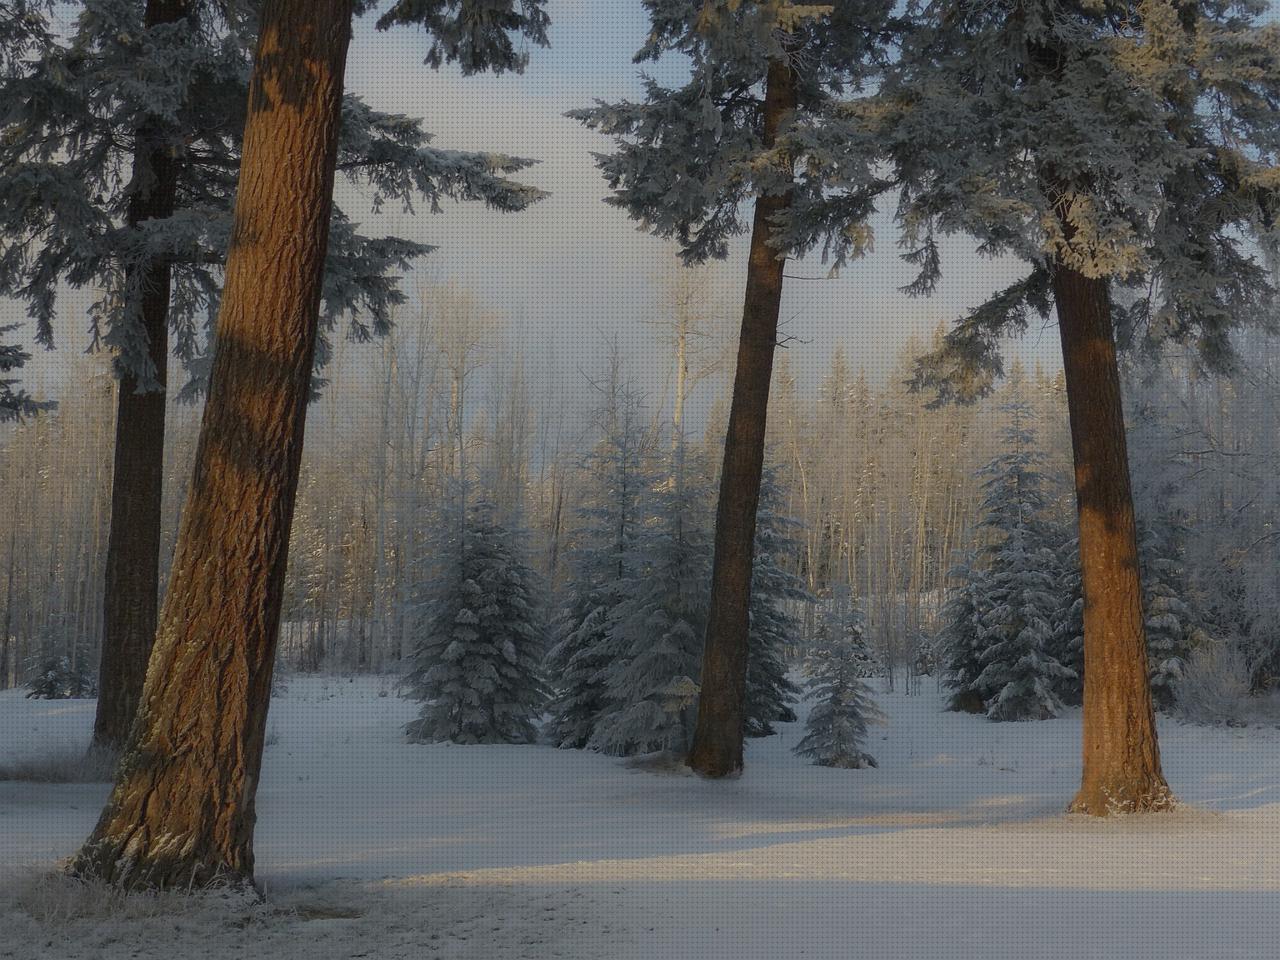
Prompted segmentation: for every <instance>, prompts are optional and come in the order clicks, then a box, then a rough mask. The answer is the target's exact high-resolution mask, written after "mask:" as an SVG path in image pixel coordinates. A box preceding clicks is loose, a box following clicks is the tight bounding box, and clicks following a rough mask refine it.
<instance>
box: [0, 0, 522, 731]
mask: <svg viewBox="0 0 1280 960" xmlns="http://www.w3.org/2000/svg"><path fill="white" fill-rule="evenodd" d="M260 6H261V4H260V3H258V2H248V0H232V2H227V3H224V2H214V0H147V2H146V3H138V2H135V0H86V2H85V3H84V4H83V9H82V11H81V12H80V14H79V16H78V18H77V19H76V22H75V28H74V30H73V32H72V33H71V34H70V36H68V37H67V38H66V39H65V40H62V41H59V42H54V41H52V40H49V41H48V42H46V43H44V44H42V45H41V46H40V47H39V50H38V56H34V57H31V58H28V59H29V62H26V63H24V64H23V65H22V67H21V69H18V70H15V71H14V72H13V73H12V75H10V76H8V77H5V78H3V79H0V103H4V104H5V105H6V106H5V107H4V108H0V294H4V293H7V294H9V295H12V296H17V297H20V298H22V299H25V300H26V301H27V303H28V305H29V312H30V314H31V316H32V317H33V319H34V320H35V322H36V335H37V339H38V340H39V341H40V342H42V343H44V344H46V345H52V343H53V331H52V318H53V315H54V310H55V308H56V305H57V294H58V291H59V286H60V285H61V284H68V285H70V286H73V287H80V286H84V285H86V284H92V285H94V286H95V287H97V288H99V289H101V290H102V291H103V294H102V297H101V298H100V299H99V300H98V301H97V302H96V303H95V304H94V306H93V308H92V310H91V322H92V333H93V337H94V343H95V345H101V346H104V347H106V348H107V349H110V350H111V351H112V353H113V354H114V366H115V373H116V376H117V378H118V379H119V381H120V389H119V391H118V393H117V406H118V410H117V425H116V449H115V465H114V471H113V498H112V517H111V528H110V532H109V536H108V543H107V556H106V581H107V584H106V589H105V591H104V597H105V608H104V643H103V663H102V671H101V672H102V683H101V686H102V695H101V697H100V698H99V702H98V716H97V718H96V722H95V739H96V740H97V741H98V742H99V743H101V744H104V745H106V746H109V747H112V748H118V747H119V746H120V745H121V744H122V742H123V738H124V736H125V734H126V733H127V731H128V727H129V724H130V722H131V720H132V715H133V712H134V709H135V707H136V703H137V698H138V696H139V695H140V693H141V686H142V680H143V675H144V673H145V669H146V663H147V658H148V655H149V652H150V649H151V643H152V640H153V637H154V634H155V628H156V608H157V601H158V583H159V553H160V525H161V493H162V491H161V486H162V475H163V456H164V430H165V398H166V392H167V389H168V381H167V369H168V362H169V354H170V341H171V340H172V352H173V353H174V354H175V355H176V356H177V357H178V358H179V359H180V360H181V361H182V362H183V363H184V364H185V366H186V367H187V369H188V371H189V373H190V380H189V382H188V383H187V385H186V386H185V387H184V388H183V391H182V393H183V395H185V396H187V397H192V396H194V395H195V394H196V393H197V392H199V391H200V390H202V389H203V387H204V384H205V383H206V381H207V378H208V372H209V367H210V363H211V360H212V358H211V356H210V355H209V351H208V348H209V346H210V345H211V342H212V341H211V338H210V337H209V336H207V330H206V328H207V326H208V324H211V323H212V320H213V318H214V317H215V316H216V314H217V307H218V299H219V286H220V281H221V277H222V264H223V263H224V261H225V260H226V254H227V243H228V238H229V237H230V235H231V229H232V224H231V216H232V204H233V199H234V196H235V189H236V174H237V171H238V168H239V163H240V156H241V153H242V145H243V131H244V127H245V121H246V114H245V110H246V105H247V104H248V102H249V100H248V83H249V70H250V50H251V48H252V44H253V39H254V37H255V36H256V33H257V12H258V9H259V8H260ZM34 15H35V14H33V16H34ZM0 40H3V37H2V36H0ZM428 140H429V136H428V135H427V134H426V133H425V132H424V131H423V130H422V129H421V125H420V123H419V122H418V121H416V120H413V119H410V118H408V117H402V116H396V115H390V114H385V113H380V112H378V111H375V110H372V109H371V108H369V107H368V106H367V105H366V104H364V103H363V102H362V101H360V100H359V99H358V98H357V97H354V96H350V95H348V96H347V97H345V98H344V102H343V108H342V122H341V133H340V140H339V147H338V158H337V167H338V169H339V170H340V171H341V176H342V178H343V179H344V180H345V181H347V182H348V183H350V184H351V185H353V186H357V187H359V188H361V191H362V192H363V193H364V194H365V195H368V196H370V197H371V200H372V207H373V209H374V210H377V209H379V208H380V207H381V206H382V205H383V204H385V203H387V202H393V203H399V204H401V205H402V207H403V208H404V209H406V210H412V209H413V206H414V204H415V203H425V204H428V205H429V206H430V207H431V209H433V210H434V209H438V206H439V202H440V200H441V199H443V198H454V199H459V200H463V199H480V200H483V201H484V202H486V203H487V204H489V205H491V206H494V207H497V208H499V209H519V208H520V207H522V206H524V205H526V204H527V203H528V202H530V201H531V200H532V199H534V198H536V196H537V195H538V194H537V191H533V190H531V189H529V188H527V187H524V186H522V185H520V184H516V183H513V182H511V181H509V180H508V179H506V176H505V175H506V174H508V173H510V172H513V171H516V170H519V169H521V168H522V167H524V166H527V162H526V161H520V160H513V159H510V158H506V157H502V156H498V155H490V154H467V153H460V152H457V151H446V150H439V149H436V148H435V147H432V146H430V145H429V143H428ZM429 250H430V248H429V247H427V246H425V245H422V244H419V243H415V242H412V241H408V240H403V239H399V238H396V237H378V238H374V237H370V236H367V235H365V234H363V233H361V231H360V230H359V227H358V224H356V223H354V222H353V221H352V220H351V219H350V218H349V217H348V215H347V214H346V213H345V212H344V211H342V210H341V209H338V208H337V207H335V208H334V209H333V212H332V219H331V223H330V224H329V242H328V248H327V255H326V264H325V273H324V280H323V287H322V290H323V294H322V302H323V306H322V309H321V317H322V323H321V327H320V331H319V337H318V341H317V347H316V350H315V364H316V366H317V367H318V368H323V367H324V365H325V364H326V362H327V360H328V358H329V355H330V351H329V346H328V337H329V335H330V334H332V333H333V331H334V330H335V329H336V327H337V324H338V321H339V319H340V318H342V317H344V316H345V317H346V318H347V319H348V321H349V329H348V334H349V335H350V336H351V337H353V338H355V339H368V338H369V337H370V336H372V335H374V334H380V333H383V332H385V330H386V329H388V327H389V324H390V310H391V308H392V307H393V306H395V305H396V304H397V303H399V302H401V301H402V300H403V295H402V293H401V292H400V290H399V288H398V277H397V274H398V273H400V272H401V271H403V270H405V269H407V268H408V267H409V265H410V264H411V263H412V262H413V261H414V260H416V259H417V258H419V257H421V256H423V255H424V254H426V253H427V252H429ZM320 383H321V381H320V380H319V379H318V378H316V379H315V380H313V388H315V387H317V386H318V385H319V384H320Z"/></svg>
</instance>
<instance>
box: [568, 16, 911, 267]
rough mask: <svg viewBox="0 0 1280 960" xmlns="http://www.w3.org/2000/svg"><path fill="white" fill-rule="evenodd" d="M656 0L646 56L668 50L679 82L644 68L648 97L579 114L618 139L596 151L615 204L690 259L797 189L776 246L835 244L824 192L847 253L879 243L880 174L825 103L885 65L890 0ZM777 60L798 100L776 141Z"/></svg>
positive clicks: (798, 248) (719, 252) (719, 245)
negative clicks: (750, 205) (768, 83)
mask: <svg viewBox="0 0 1280 960" xmlns="http://www.w3.org/2000/svg"><path fill="white" fill-rule="evenodd" d="M645 7H646V8H647V10H648V12H649V18H650V23H651V30H650V33H649V37H648V39H647V40H646V41H645V43H644V45H643V46H642V47H641V49H640V51H639V52H638V53H637V54H636V57H635V60H636V62H637V63H642V64H643V63H652V62H657V61H663V64H662V65H663V67H664V70H663V73H664V75H666V74H668V73H677V74H680V75H682V76H683V77H684V82H683V83H681V84H679V85H669V84H668V83H666V82H663V81H662V80H659V79H657V77H656V76H655V75H654V74H649V73H646V74H643V75H642V79H643V83H644V98H643V100H641V101H639V102H633V101H629V100H621V101H618V102H615V103H607V102H604V101H600V100H598V101H596V105H595V106H594V107H589V108H586V109H581V110H575V111H573V112H572V113H571V114H570V116H572V117H574V118H575V119H577V120H580V121H581V122H583V123H584V124H586V125H587V126H588V127H591V128H592V129H595V130H599V131H600V132H602V133H605V134H608V135H610V136H612V137H613V138H614V141H615V144H616V146H615V150H614V152H613V153H610V154H601V155H597V158H596V159H597V163H598V165H599V167H600V169H601V171H602V172H603V174H604V177H605V180H606V181H607V182H608V183H609V186H610V187H611V188H612V189H613V191H614V195H613V196H612V197H611V198H609V202H610V203H611V204H613V205H614V206H617V207H620V208H622V209H624V210H626V211H627V213H628V214H629V215H630V216H631V217H632V219H634V220H636V221H638V222H639V224H640V226H641V228H642V229H644V230H646V231H649V232H651V233H653V234H655V235H656V236H659V237H664V238H674V239H675V240H676V242H677V244H678V245H679V250H680V254H681V256H682V258H683V259H684V261H685V262H686V263H689V264H693V263H700V262H704V261H706V260H709V259H713V258H721V257H724V256H725V255H726V254H727V253H728V243H729V240H730V239H731V238H732V237H734V236H737V235H738V234H741V233H742V232H743V231H744V230H745V229H746V226H747V224H748V223H749V220H748V219H745V218H744V213H748V212H749V211H747V210H746V204H747V202H748V201H750V200H752V199H754V198H755V197H757V196H760V195H777V194H780V193H782V192H784V191H787V190H793V191H794V192H793V212H792V213H791V214H790V215H789V216H788V217H787V218H786V219H785V220H784V221H782V222H781V223H779V224H777V226H778V227H779V230H778V232H777V233H776V234H775V236H774V242H775V244H776V245H778V246H779V247H780V248H781V249H783V250H785V251H786V252H788V253H800V252H803V251H804V250H806V249H808V248H809V247H812V246H814V245H817V244H824V243H828V242H831V240H832V238H831V237H829V236H828V231H827V230H826V228H825V227H824V226H822V225H819V224H814V223H813V222H811V218H810V216H809V211H810V210H812V209H814V207H815V204H816V201H817V200H819V199H820V198H826V204H825V205H824V207H823V212H824V216H825V217H826V219H827V221H829V222H832V223H836V224H837V227H836V231H837V233H838V234H839V237H837V238H836V239H835V242H836V243H837V244H843V246H844V248H845V253H846V255H856V254H858V253H860V252H861V251H862V249H863V248H864V247H865V245H866V242H867V241H868V240H869V233H868V232H867V231H866V229H865V226H864V221H865V220H866V218H867V217H868V216H869V215H870V213H871V212H872V210H873V209H874V207H873V200H874V197H875V196H876V195H877V194H878V193H879V192H880V190H881V189H882V186H883V185H882V183H881V180H880V178H879V177H878V175H877V172H876V170H875V169H874V166H873V164H872V163H871V162H870V161H869V160H868V158H867V157H866V156H865V155H855V154H853V153H852V152H850V151H849V150H847V149H843V148H842V149H834V148H835V147H837V146H840V145H841V143H842V138H843V137H844V135H845V133H846V132H847V128H848V127H849V126H850V124H849V123H848V122H847V121H837V122H836V123H835V124H834V125H833V123H832V122H831V119H830V118H828V117H826V116H825V113H826V111H827V109H828V107H829V106H830V105H831V104H832V103H833V102H835V100H836V98H839V97H841V96H844V95H850V94H852V93H854V92H855V91H857V90H860V89H862V88H863V87H864V86H865V85H866V84H867V83H868V81H869V80H870V79H871V78H872V77H873V76H874V75H875V73H876V71H878V70H879V69H880V68H881V67H882V66H883V65H884V63H885V62H886V59H887V50H888V47H889V44H890V42H891V40H892V36H893V32H894V29H895V22H894V21H893V20H892V18H891V14H892V10H893V7H894V4H893V3H892V2H891V0H836V2H833V3H830V4H825V5H814V4H792V3H785V2H778V0H770V2H754V0H645ZM778 59H785V60H786V61H787V62H788V63H789V64H790V65H791V67H792V69H793V71H794V76H795V81H796V86H797V109H796V111H795V113H794V115H793V116H792V118H791V119H790V122H788V123H786V124H784V126H783V129H782V131H781V132H780V134H779V136H778V138H777V141H776V142H775V144H774V146H773V148H772V149H769V148H766V147H765V146H764V142H763V127H764V93H765V78H766V75H767V73H768V68H769V62H770V61H771V60H778ZM671 61H674V62H671ZM668 65H670V69H666V68H667V67H668ZM655 73H656V71H655ZM837 128H838V129H837ZM828 194H830V195H831V196H828ZM833 197H838V200H837V199H832V198H833ZM833 205H838V211H837V210H835V209H833ZM849 224H853V226H849ZM842 238H843V239H842Z"/></svg>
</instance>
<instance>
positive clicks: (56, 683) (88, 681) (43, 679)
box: [27, 657, 98, 700]
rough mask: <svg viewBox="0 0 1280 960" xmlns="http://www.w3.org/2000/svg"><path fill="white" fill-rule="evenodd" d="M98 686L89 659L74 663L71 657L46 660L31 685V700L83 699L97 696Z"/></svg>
mask: <svg viewBox="0 0 1280 960" xmlns="http://www.w3.org/2000/svg"><path fill="white" fill-rule="evenodd" d="M97 693H98V687H97V684H95V683H94V679H93V673H92V672H91V671H90V670H89V669H88V665H87V660H86V659H84V658H81V659H80V661H79V663H72V662H71V658H70V657H57V658H56V659H53V660H46V661H45V663H44V665H43V666H42V667H41V668H40V671H39V673H38V674H36V677H35V679H33V680H32V681H31V683H30V685H29V689H28V691H27V699H29V700H81V699H85V698H88V697H94V696H97Z"/></svg>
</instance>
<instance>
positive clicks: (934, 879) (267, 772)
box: [0, 678, 1280, 960]
mask: <svg viewBox="0 0 1280 960" xmlns="http://www.w3.org/2000/svg"><path fill="white" fill-rule="evenodd" d="M880 702H881V704H882V706H884V708H885V709H886V712H887V713H888V715H889V723H888V725H887V726H886V727H884V728H881V729H880V730H878V732H877V734H876V739H875V740H874V741H873V743H872V744H871V750H872V753H874V754H875V756H876V758H877V759H878V760H879V762H880V767H879V769H874V770H859V771H846V770H825V769H820V768H817V767H812V766H809V765H808V764H807V763H806V762H805V761H803V760H801V759H799V758H797V757H794V756H792V755H791V753H790V747H791V745H792V744H793V743H794V742H795V741H796V739H797V738H798V737H799V736H800V728H799V726H798V725H795V724H793V725H788V726H784V727H783V728H782V732H781V734H780V735H779V736H777V737H773V738H770V739H767V740H763V741H754V742H752V743H751V744H750V747H749V750H748V756H747V762H748V770H747V772H746V774H745V775H744V776H743V777H742V778H741V779H740V780H737V781H733V782H709V781H703V780H700V779H697V778H695V777H691V776H684V775H680V774H678V773H672V772H669V771H668V772H654V771H651V770H643V769H636V768H634V767H629V766H628V765H626V764H625V763H624V762H621V761H618V760H614V759H610V758H607V757H601V756H598V755H594V754H588V753H579V752H573V751H558V750H554V749H551V748H547V747H500V746H492V747H483V746H481V747H458V746H448V745H439V746H423V745H414V744H408V743H405V742H404V740H403V738H402V736H401V735H400V732H399V728H400V725H401V724H402V723H404V722H405V721H406V720H407V719H409V718H410V717H411V716H413V715H414V708H413V705H411V704H407V703H405V702H403V701H401V700H399V699H397V698H396V696H395V692H394V688H393V686H392V681H390V680H387V679H377V678H359V679H356V680H355V681H353V682H349V681H347V680H340V679H328V680H325V679H318V678H306V679H301V678H295V679H293V680H292V681H291V682H290V684H289V687H288V689H287V691H286V692H284V693H283V694H282V695H281V696H279V697H278V698H277V699H276V700H275V701H274V702H273V704H272V708H271V718H270V720H269V724H268V726H269V733H270V738H269V739H270V745H269V746H268V748H267V755H266V759H265V761H264V769H263V781H262V786H261V788H260V790H259V792H258V809H259V823H258V832H257V845H256V849H257V858H258V878H259V880H260V881H261V882H262V883H263V884H264V886H265V888H266V893H267V902H266V903H265V904H252V903H248V902H244V901H224V900H218V899H207V898H201V899H190V898H185V897H179V896H172V897H165V898H159V899H156V898H137V897H135V898H130V899H129V900H127V901H125V902H119V901H118V900H116V899H114V898H112V897H111V896H110V895H109V894H107V893H105V892H103V891H100V890H98V891H93V890H90V891H85V890H81V889H78V888H77V887H75V886H74V885H72V884H70V883H68V882H66V881H63V880H61V879H59V878H56V877H54V878H52V879H51V878H50V876H49V871H50V870H51V868H52V867H53V864H54V862H55V861H57V860H58V859H59V858H62V857H65V856H67V855H68V854H70V853H71V852H72V851H73V850H74V849H75V847H76V845H77V843H78V842H79V841H80V840H82V839H83V838H84V836H85V835H86V834H87V833H88V832H89V830H90V828H91V827H92V825H93V822H94V820H95V819H96V817H97V814H98V812H99V810H100V808H101V805H102V801H103V799H104V797H105V794H106V789H107V788H106V786H105V785H96V784H87V785H86V784H32V783H18V782H3V781H0V871H2V870H4V869H5V868H8V870H7V872H6V873H0V957H4V958H9V957H13V958H18V960H36V958H58V960H81V958H95V960H96V958H117V957H119V958H124V957H129V958H165V960H168V958H172V957H190V958H203V957H242V956H244V957H249V956H252V957H259V956H261V957H271V958H273V960H294V958H305V960H327V958H348V957H350V958H354V957H368V958H375V960H382V958H388V960H392V958H401V957H404V958H424V957H457V958H464V957H467V958H477V960H506V958H521V957H527V958H538V960H541V958H553V957H566V958H591V960H612V958H619V960H623V958H642V957H643V958H673V960H675V958H689V960H692V958H700V957H718V958H734V960H751V958H770V960H775V958H778V960H787V958H793V957H796V958H800V957H803V958H817V957H832V958H835V957H839V958H850V957H867V958H872V960H892V958H944V957H945V958H950V957H956V958H961V957H963V958H969V957H974V958H983V960H996V958H1009V960H1015V958H1016V960H1032V958H1057V957H1063V958H1091V957H1097V958H1108V960H1112V958H1117V960H1119V958H1145V957H1152V958H1157V957H1158V958H1166V960H1181V958H1187V960H1213V958H1227V957H1249V958H1253V957H1257V958H1262V957H1267V958H1270V957H1274V956H1276V955H1277V950H1280V947H1277V944H1278V943H1280V731H1277V730H1274V729H1267V728H1251V729H1248V730H1239V729H1226V728H1212V729H1211V728H1204V727H1195V726H1186V725H1180V724H1177V723H1175V722H1172V721H1168V720H1162V721H1161V743H1162V746H1163V749H1164V760H1165V771H1166V773H1167V775H1168V778H1169V781H1170V783H1171V784H1172V786H1173V788H1174V790H1175V791H1176V792H1177V793H1178V795H1179V797H1180V798H1181V799H1182V801H1183V802H1184V804H1185V806H1184V807H1183V808H1182V809H1180V810H1178V811H1177V812H1174V813H1172V814H1165V815H1158V816H1151V817H1130V818H1124V819H1120V820H1116V821H1108V822H1098V821H1093V820H1089V819H1087V818H1081V817H1069V816H1065V815H1064V814H1063V813H1062V810H1063V807H1064V806H1065V804H1066V802H1067V801H1068V800H1069V799H1070V797H1071V795H1072V792H1073V790H1074V787H1075V785H1076V781H1077V778H1078V775H1079V770H1078V754H1079V717H1078V715H1074V714H1073V715H1070V716H1068V717H1066V718H1063V719H1061V720H1055V721H1049V722H1045V723H1022V724H995V723H989V722H987V721H985V720H982V719H979V718H974V717H967V716H959V715H956V714H950V713H945V712H943V711H942V709H941V701H940V699H939V697H938V696H937V695H936V694H935V693H934V692H933V691H932V689H931V688H930V689H928V690H927V692H926V693H925V695H923V696H919V697H905V696H901V695H885V696H882V697H881V698H880ZM92 716H93V705H92V703H91V702H87V701H78V702H77V701H70V702H68V701H63V702H53V703H49V702H35V701H28V700H24V699H23V698H22V694H21V692H8V693H4V694H0V765H3V764H4V763H6V762H13V761H15V760H19V759H22V758H24V757H30V756H35V755H40V754H44V753H48V752H50V751H54V752H58V751H61V752H63V753H65V754H70V753H71V751H78V750H80V749H82V748H83V747H84V745H85V744H86V743H87V740H88V735H89V729H90V725H91V721H92Z"/></svg>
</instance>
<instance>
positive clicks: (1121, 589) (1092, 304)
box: [1053, 265, 1172, 816]
mask: <svg viewBox="0 0 1280 960" xmlns="http://www.w3.org/2000/svg"><path fill="white" fill-rule="evenodd" d="M1053 288H1054V296H1055V298H1056V300H1057V306H1058V327H1059V330H1060V331H1061V335H1062V359H1063V367H1064V370H1065V374H1066V385H1067V407H1068V410H1069V412H1070V419H1071V446H1072V451H1073V453H1074V456H1075V472H1076V478H1075V479H1076V504H1077V507H1078V509H1079V514H1080V566H1081V570H1082V572H1083V576H1084V660H1085V671H1084V774H1083V777H1082V779H1081V783H1080V792H1079V793H1078V794H1076V798H1075V800H1073V801H1072V803H1071V809H1072V810H1073V811H1077V812H1080V813H1088V814H1092V815H1094V816H1105V815H1107V814H1110V813H1117V812H1131V811H1142V810H1158V809H1161V808H1164V807H1168V806H1169V805H1170V804H1171V803H1172V796H1171V795H1170V793H1169V787H1168V785H1167V784H1166V783H1165V780H1164V775H1163V774H1162V773H1161V771H1160V747H1159V744H1158V743H1157V741H1156V726H1155V713H1154V711H1153V709H1152V705H1151V687H1150V682H1149V679H1148V674H1147V642H1146V631H1145V628H1144V625H1143V618H1142V584H1141V583H1140V581H1139V575H1138V545H1137V533H1136V529H1135V525H1134V516H1133V496H1132V493H1131V491H1130V487H1129V457H1128V452H1127V450H1126V444H1125V429H1124V411H1123V409H1122V407H1121V400H1120V374H1119V369H1118V367H1117V364H1116V348H1115V340H1114V335H1113V332H1112V324H1111V301H1110V293H1109V290H1108V287H1107V281H1106V280H1105V279H1095V278H1090V277H1086V276H1084V275H1083V274H1081V273H1079V272H1077V271H1075V270H1072V269H1069V268H1067V267H1064V266H1062V265H1059V266H1058V267H1057V269H1056V270H1055V271H1054V280H1053Z"/></svg>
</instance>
